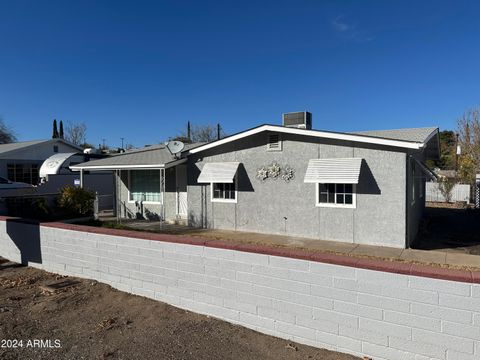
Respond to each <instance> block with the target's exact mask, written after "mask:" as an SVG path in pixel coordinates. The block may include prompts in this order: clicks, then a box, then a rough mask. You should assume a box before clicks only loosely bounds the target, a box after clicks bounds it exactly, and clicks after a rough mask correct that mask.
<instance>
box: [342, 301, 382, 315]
mask: <svg viewBox="0 0 480 360" xmlns="http://www.w3.org/2000/svg"><path fill="white" fill-rule="evenodd" d="M333 310H334V311H338V312H341V313H346V314H351V315H358V316H359V317H360V318H362V317H365V318H370V319H377V320H381V319H382V317H383V313H382V310H381V309H378V308H374V307H370V306H365V305H359V304H354V303H349V302H343V301H338V300H335V301H334V302H333Z"/></svg>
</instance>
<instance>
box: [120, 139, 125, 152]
mask: <svg viewBox="0 0 480 360" xmlns="http://www.w3.org/2000/svg"><path fill="white" fill-rule="evenodd" d="M120 139H122V149H123V139H124V138H123V137H121V138H120Z"/></svg>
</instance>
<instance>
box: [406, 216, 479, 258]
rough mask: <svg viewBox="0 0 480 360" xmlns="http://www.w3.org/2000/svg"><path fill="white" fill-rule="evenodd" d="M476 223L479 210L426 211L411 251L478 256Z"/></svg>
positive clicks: (477, 222)
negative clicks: (450, 251) (450, 252)
mask: <svg viewBox="0 0 480 360" xmlns="http://www.w3.org/2000/svg"><path fill="white" fill-rule="evenodd" d="M479 223H480V211H479V210H474V209H453V208H430V207H427V208H426V209H425V216H424V218H423V220H422V223H421V225H420V229H419V233H418V236H417V240H416V241H415V244H414V246H413V248H415V249H422V250H439V249H457V250H459V251H463V252H465V253H468V254H473V255H480V226H479Z"/></svg>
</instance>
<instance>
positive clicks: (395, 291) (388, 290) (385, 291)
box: [382, 284, 438, 305]
mask: <svg viewBox="0 0 480 360" xmlns="http://www.w3.org/2000/svg"><path fill="white" fill-rule="evenodd" d="M392 285H393V284H392ZM382 295H384V296H387V297H391V298H396V299H403V300H409V301H412V302H417V303H426V304H435V305H437V304H438V292H435V291H426V290H416V289H412V288H396V287H392V286H384V287H383V288H382Z"/></svg>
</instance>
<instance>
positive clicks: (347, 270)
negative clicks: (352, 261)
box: [310, 261, 357, 279]
mask: <svg viewBox="0 0 480 360" xmlns="http://www.w3.org/2000/svg"><path fill="white" fill-rule="evenodd" d="M356 270H357V269H356V268H353V267H349V266H341V265H332V264H325V263H321V262H315V261H311V262H310V272H312V273H319V274H322V275H324V276H326V275H330V276H335V277H337V278H345V279H356V278H357V272H356Z"/></svg>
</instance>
